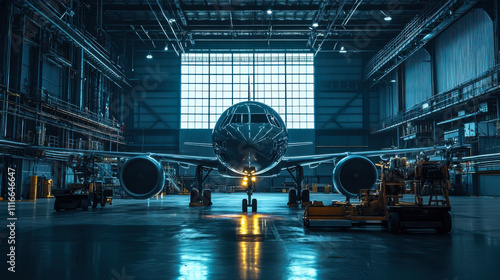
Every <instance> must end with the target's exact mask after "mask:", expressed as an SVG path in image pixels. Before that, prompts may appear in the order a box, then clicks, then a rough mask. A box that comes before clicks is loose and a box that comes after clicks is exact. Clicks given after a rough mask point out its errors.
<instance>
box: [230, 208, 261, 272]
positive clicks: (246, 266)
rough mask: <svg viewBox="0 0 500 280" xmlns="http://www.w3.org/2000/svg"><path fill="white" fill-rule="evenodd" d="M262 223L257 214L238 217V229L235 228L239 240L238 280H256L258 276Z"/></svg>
mask: <svg viewBox="0 0 500 280" xmlns="http://www.w3.org/2000/svg"><path fill="white" fill-rule="evenodd" d="M262 222H263V221H262V219H261V216H260V215H257V214H256V215H250V216H247V215H246V214H243V215H240V218H239V227H237V228H236V230H237V232H238V236H239V237H240V238H241V239H240V240H241V241H239V262H240V279H258V278H259V276H260V275H259V274H260V269H259V267H260V254H261V252H260V246H261V244H260V243H261V241H260V240H261V236H262V232H261V223H262ZM247 240H249V241H247ZM251 240H254V241H251Z"/></svg>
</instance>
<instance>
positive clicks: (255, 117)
mask: <svg viewBox="0 0 500 280" xmlns="http://www.w3.org/2000/svg"><path fill="white" fill-rule="evenodd" d="M250 121H251V122H252V123H269V121H268V120H267V116H266V114H252V118H251V120H250Z"/></svg>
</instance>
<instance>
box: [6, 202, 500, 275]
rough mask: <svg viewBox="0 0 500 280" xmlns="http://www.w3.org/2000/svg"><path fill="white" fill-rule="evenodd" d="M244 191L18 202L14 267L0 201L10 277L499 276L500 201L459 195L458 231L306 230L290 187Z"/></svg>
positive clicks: (456, 204) (455, 213) (455, 215)
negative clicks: (253, 203)
mask: <svg viewBox="0 0 500 280" xmlns="http://www.w3.org/2000/svg"><path fill="white" fill-rule="evenodd" d="M244 197H245V194H244V193H234V194H219V193H214V194H213V197H212V199H213V202H214V205H213V206H212V207H199V208H189V207H188V206H187V204H188V201H189V196H179V195H175V196H167V197H164V198H162V199H158V200H154V199H151V200H142V201H139V200H126V199H121V200H115V201H114V202H113V205H111V206H110V205H106V207H105V208H101V207H100V206H99V208H97V209H94V210H91V209H89V211H87V212H84V211H82V210H76V211H75V210H72V211H67V212H60V213H57V212H54V210H53V203H54V199H39V200H37V202H36V203H35V204H34V203H33V202H18V203H17V204H16V207H17V209H16V210H17V217H18V221H17V227H16V246H17V247H16V261H17V263H16V271H17V272H16V273H15V274H13V273H9V274H7V271H6V269H7V265H6V254H7V253H8V252H7V242H6V240H7V239H6V237H7V235H6V231H5V228H6V227H5V225H4V224H7V220H6V218H7V203H5V202H2V203H0V209H1V211H0V220H1V221H2V225H1V228H2V231H1V234H2V235H1V236H0V237H1V239H0V240H1V242H0V248H1V251H0V258H1V261H0V263H1V271H0V279H115V280H124V279H126V280H132V279H136V280H138V279H308V280H310V279H500V199H495V198H490V197H452V218H453V223H454V225H453V230H452V232H451V233H450V234H446V235H439V234H435V233H434V231H432V230H430V231H420V232H407V233H403V234H397V235H395V234H390V233H388V232H386V231H385V230H383V229H381V228H361V229H360V228H353V229H349V230H333V229H325V228H322V229H306V228H304V227H303V226H302V222H301V220H300V217H301V215H302V212H303V211H302V210H301V209H300V208H299V209H290V208H288V207H287V206H286V200H287V195H286V194H278V193H276V194H269V193H264V194H262V193H257V194H255V198H257V199H258V201H259V213H258V214H251V213H249V214H242V213H241V199H242V198H244ZM311 199H312V200H323V201H325V202H326V203H329V201H331V200H332V199H337V200H341V199H342V198H341V197H340V196H338V195H333V194H330V195H325V194H312V195H311ZM34 206H35V207H34ZM5 275H7V277H5Z"/></svg>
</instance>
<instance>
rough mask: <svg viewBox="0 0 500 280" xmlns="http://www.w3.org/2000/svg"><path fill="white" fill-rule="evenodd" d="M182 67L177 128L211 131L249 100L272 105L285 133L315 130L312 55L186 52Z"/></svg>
mask: <svg viewBox="0 0 500 280" xmlns="http://www.w3.org/2000/svg"><path fill="white" fill-rule="evenodd" d="M181 62H182V63H181V128H188V129H189V128H213V127H214V126H215V123H216V122H217V119H218V118H219V116H220V115H221V114H222V112H224V110H226V109H227V108H228V107H230V106H231V105H233V104H236V103H238V102H242V101H246V100H248V98H249V97H250V99H251V100H255V101H259V102H262V103H265V104H267V105H269V106H271V107H272V108H273V109H274V110H276V111H277V112H278V113H279V114H280V115H281V117H282V118H283V120H284V121H285V123H286V125H287V127H288V128H291V129H295V128H314V57H313V54H311V53H189V54H183V55H182V57H181Z"/></svg>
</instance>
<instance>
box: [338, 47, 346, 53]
mask: <svg viewBox="0 0 500 280" xmlns="http://www.w3.org/2000/svg"><path fill="white" fill-rule="evenodd" d="M339 53H347V51H346V49H345V48H344V47H340V51H339Z"/></svg>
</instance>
